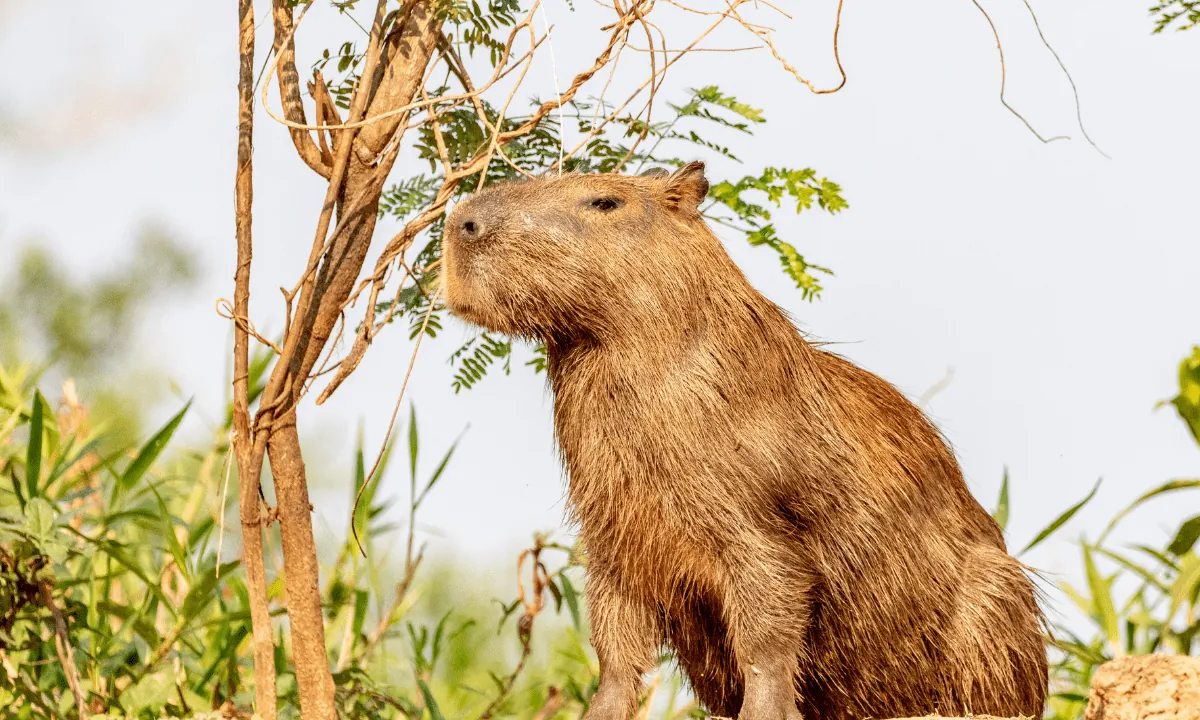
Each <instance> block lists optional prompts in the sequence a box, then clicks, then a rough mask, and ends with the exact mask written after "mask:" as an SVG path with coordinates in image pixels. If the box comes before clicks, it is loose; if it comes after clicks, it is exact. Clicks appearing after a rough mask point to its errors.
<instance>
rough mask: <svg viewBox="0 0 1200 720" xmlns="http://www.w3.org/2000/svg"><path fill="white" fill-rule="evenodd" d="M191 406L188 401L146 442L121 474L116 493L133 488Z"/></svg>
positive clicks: (168, 440)
mask: <svg viewBox="0 0 1200 720" xmlns="http://www.w3.org/2000/svg"><path fill="white" fill-rule="evenodd" d="M191 406H192V402H191V401H190V400H189V401H188V402H187V404H186V405H184V406H183V409H182V410H180V411H179V412H178V413H176V414H175V416H174V417H172V418H171V419H170V420H168V421H167V424H166V425H164V426H163V427H162V428H161V429H160V430H159V431H158V432H156V433H155V434H154V437H152V438H150V439H149V440H148V441H146V444H145V445H143V446H142V448H141V450H139V451H138V454H137V457H135V458H134V459H133V462H131V463H130V464H129V467H127V468H125V472H123V473H121V478H120V480H118V481H117V487H116V490H117V491H118V492H119V491H123V490H128V489H129V488H131V487H133V486H134V484H136V483H137V481H138V480H140V479H141V478H142V476H143V475H145V474H146V471H147V470H149V469H150V466H151V465H153V464H154V461H155V460H157V459H158V456H159V454H161V453H162V451H163V449H164V448H166V446H167V443H169V442H170V441H171V436H172V435H174V434H175V430H176V428H178V427H179V423H181V422H183V416H184V415H185V414H186V413H187V411H188V408H190V407H191Z"/></svg>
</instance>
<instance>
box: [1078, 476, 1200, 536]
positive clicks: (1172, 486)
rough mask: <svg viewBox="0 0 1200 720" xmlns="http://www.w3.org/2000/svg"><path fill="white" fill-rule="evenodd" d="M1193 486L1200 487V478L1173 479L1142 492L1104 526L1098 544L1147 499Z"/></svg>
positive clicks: (1189, 488)
mask: <svg viewBox="0 0 1200 720" xmlns="http://www.w3.org/2000/svg"><path fill="white" fill-rule="evenodd" d="M1192 488H1200V480H1171V481H1169V482H1165V483H1163V484H1162V485H1159V486H1158V487H1156V488H1154V489H1153V490H1148V491H1146V492H1144V493H1142V494H1141V495H1140V496H1138V499H1137V500H1134V501H1133V502H1132V503H1131V504H1130V505H1129V506H1128V507H1126V508H1125V509H1124V510H1122V511H1121V512H1119V513H1117V515H1116V517H1114V518H1113V519H1112V520H1111V521H1110V522H1109V523H1108V527H1106V528H1104V532H1102V533H1100V538H1099V539H1098V540H1096V544H1097V545H1099V544H1101V543H1103V542H1104V539H1105V538H1106V537H1108V534H1109V533H1110V532H1112V529H1113V528H1115V527H1116V526H1117V523H1119V522H1121V520H1122V519H1124V517H1125V516H1126V515H1128V514H1129V513H1131V512H1133V511H1134V510H1135V509H1137V508H1138V507H1140V506H1141V505H1143V504H1145V503H1146V502H1147V501H1149V500H1152V499H1154V498H1156V497H1158V496H1159V495H1165V494H1167V493H1173V492H1178V491H1180V490H1191V489H1192Z"/></svg>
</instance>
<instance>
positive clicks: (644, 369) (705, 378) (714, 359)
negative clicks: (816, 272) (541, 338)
mask: <svg viewBox="0 0 1200 720" xmlns="http://www.w3.org/2000/svg"><path fill="white" fill-rule="evenodd" d="M726 262H727V267H721V268H720V270H719V271H716V272H713V268H712V266H711V265H710V266H709V268H708V269H709V272H708V274H707V275H706V276H704V275H701V276H698V277H697V278H695V279H696V280H697V281H698V282H696V283H695V284H694V285H693V286H692V287H690V288H689V289H688V291H687V293H686V295H684V296H681V297H680V302H677V303H676V302H670V303H660V305H659V306H658V307H657V308H655V309H654V310H653V311H651V312H645V313H639V312H637V311H636V310H633V311H631V312H630V313H629V315H627V316H626V317H625V318H624V320H623V321H622V322H621V323H620V324H619V325H616V326H615V327H614V328H613V329H612V330H610V331H609V332H606V333H604V334H603V335H591V336H588V337H586V338H576V337H570V336H565V335H564V336H557V337H551V338H548V339H547V342H546V348H547V356H548V359H549V370H550V372H549V376H550V382H551V385H552V387H554V389H555V390H556V391H557V390H558V389H559V386H561V385H564V384H570V385H576V386H577V385H578V384H583V385H586V386H593V387H596V388H597V390H598V391H602V389H603V387H604V386H605V385H607V384H608V383H610V382H620V383H622V384H623V383H626V382H638V381H639V380H645V381H657V382H662V381H666V382H671V383H679V384H686V383H705V384H709V385H718V384H719V385H726V384H729V383H733V384H741V383H757V382H762V381H767V382H769V383H770V384H775V383H776V382H778V381H780V380H783V379H784V378H782V377H779V375H780V374H781V373H783V374H787V375H791V376H794V373H795V372H796V371H797V370H800V371H801V372H803V368H805V367H807V366H808V365H809V363H810V360H811V355H812V354H813V353H814V352H816V350H815V349H814V348H813V347H812V346H810V345H809V344H808V343H807V342H805V341H804V339H803V338H801V336H800V334H799V332H798V331H797V329H796V327H795V326H794V325H793V324H792V322H791V321H790V320H789V319H788V317H787V316H786V315H785V314H784V313H783V311H782V310H780V309H779V308H778V307H777V306H776V305H775V304H774V303H772V302H771V301H770V300H768V299H767V298H766V297H764V296H763V295H762V294H760V293H759V292H758V291H756V290H755V289H754V288H753V287H751V285H750V284H749V282H748V281H747V280H746V278H745V276H744V275H742V273H741V271H740V270H739V269H738V268H737V266H736V265H734V264H733V262H732V261H731V260H728V259H727V258H726ZM723 264H726V263H723ZM635 292H636V291H635ZM773 376H774V377H773ZM772 381H774V382H772ZM576 389H581V388H578V387H577V388H576Z"/></svg>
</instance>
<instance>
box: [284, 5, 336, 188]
mask: <svg viewBox="0 0 1200 720" xmlns="http://www.w3.org/2000/svg"><path fill="white" fill-rule="evenodd" d="M271 10H272V14H273V15H274V20H275V56H276V58H277V63H278V74H279V99H280V101H281V102H282V103H283V112H284V116H285V117H287V119H288V120H291V121H293V122H296V123H300V124H302V125H303V124H305V123H306V122H307V121H306V120H305V117H304V102H303V101H302V100H301V99H300V75H299V74H298V73H297V72H296V40H295V30H294V28H293V26H292V8H291V4H290V3H289V2H288V0H272V3H271ZM318 119H320V114H319V112H318ZM291 136H292V143H294V144H295V146H296V152H297V153H299V154H300V159H301V160H303V161H304V163H305V164H306V165H308V166H309V167H310V168H312V169H313V171H314V172H316V173H317V174H318V175H320V176H321V177H324V178H328V177H329V173H330V163H329V162H328V161H327V160H326V159H325V157H324V154H323V153H322V152H321V151H320V150H319V149H318V148H317V146H316V145H315V144H314V143H313V139H312V136H311V135H309V134H308V132H307V131H305V130H297V129H293V130H292V131H291Z"/></svg>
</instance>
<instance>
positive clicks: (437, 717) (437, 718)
mask: <svg viewBox="0 0 1200 720" xmlns="http://www.w3.org/2000/svg"><path fill="white" fill-rule="evenodd" d="M417 684H418V685H420V686H421V696H422V697H424V698H425V708H426V709H427V710H429V717H430V720H446V717H445V716H444V715H442V711H441V708H439V707H438V704H437V700H434V699H433V693H432V692H431V691H430V690H429V686H428V685H426V684H425V681H424V680H421V679H418V680H417Z"/></svg>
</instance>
